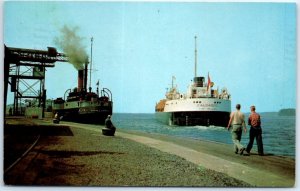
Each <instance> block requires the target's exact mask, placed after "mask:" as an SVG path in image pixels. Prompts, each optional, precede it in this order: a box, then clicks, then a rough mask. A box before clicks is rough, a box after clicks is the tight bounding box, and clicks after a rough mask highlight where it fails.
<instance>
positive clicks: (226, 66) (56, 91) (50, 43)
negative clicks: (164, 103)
mask: <svg viewBox="0 0 300 191" xmlns="http://www.w3.org/2000/svg"><path fill="white" fill-rule="evenodd" d="M3 12H4V15H3V41H4V43H5V45H6V46H8V47H17V48H29V49H41V50H46V49H47V47H56V48H57V50H58V52H62V49H61V48H60V47H59V46H58V45H57V43H56V42H55V38H57V37H59V36H61V30H62V28H63V27H65V26H66V27H69V28H70V29H75V28H76V32H77V35H78V36H80V37H81V43H82V47H83V48H84V49H85V51H86V53H87V55H88V56H89V57H90V49H91V47H90V45H91V41H90V39H91V37H93V57H92V60H93V63H92V66H93V70H92V83H91V85H92V88H93V90H95V89H96V83H97V81H98V80H99V82H100V88H104V87H105V88H108V89H110V90H111V92H112V94H113V101H114V109H113V110H114V112H116V113H153V112H154V111H155V104H156V103H157V102H158V101H159V100H160V99H164V98H165V93H166V88H169V87H170V86H171V82H172V76H175V77H176V81H175V83H176V84H177V87H178V89H179V91H180V92H183V93H186V90H187V87H188V85H189V84H190V83H191V80H192V79H193V77H194V57H195V56H194V48H195V41H194V37H195V36H197V49H198V54H197V57H198V66H197V74H198V76H204V77H206V78H207V76H208V73H209V76H210V79H211V81H213V82H214V84H215V88H219V89H222V88H223V87H226V88H227V90H228V91H229V93H230V94H231V98H232V99H231V100H232V110H234V108H235V105H236V104H237V103H240V104H241V105H242V110H243V111H245V112H249V108H250V106H251V105H255V106H256V108H257V111H258V112H269V111H278V110H280V109H282V108H296V79H297V75H296V67H297V66H296V4H294V3H201V2H189V3H180V2H55V1H54V2H9V1H7V2H5V3H4V6H3ZM206 80H207V79H206ZM45 84H46V85H45V86H46V87H45V88H46V89H47V99H55V98H57V97H63V95H64V93H65V91H66V90H67V89H70V88H72V89H73V88H74V87H76V86H77V70H76V69H75V67H74V66H73V65H72V64H70V63H64V62H56V64H55V67H54V68H47V72H46V81H45ZM8 89H10V88H8ZM12 100H13V99H12V94H9V97H8V102H9V103H12V102H13V101H12Z"/></svg>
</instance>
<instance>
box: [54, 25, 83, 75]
mask: <svg viewBox="0 0 300 191" xmlns="http://www.w3.org/2000/svg"><path fill="white" fill-rule="evenodd" d="M77 30H78V27H74V28H69V27H68V26H66V25H65V26H64V27H63V28H62V29H61V30H60V32H61V36H59V37H56V38H55V39H54V42H55V44H56V45H57V46H58V47H59V48H61V49H62V50H63V52H64V53H65V54H66V55H67V56H68V60H69V62H70V63H71V64H73V66H74V67H75V68H76V69H77V70H82V69H83V68H84V64H85V63H87V62H88V54H87V53H86V51H85V47H84V46H83V44H82V40H83V38H82V37H80V36H78V35H77V34H76V32H77Z"/></svg>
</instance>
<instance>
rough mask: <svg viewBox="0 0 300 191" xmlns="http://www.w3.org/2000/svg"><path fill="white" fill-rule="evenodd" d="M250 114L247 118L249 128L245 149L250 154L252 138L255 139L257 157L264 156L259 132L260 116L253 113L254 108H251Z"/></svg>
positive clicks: (260, 131) (260, 132)
mask: <svg viewBox="0 0 300 191" xmlns="http://www.w3.org/2000/svg"><path fill="white" fill-rule="evenodd" d="M250 109H251V114H250V116H249V118H248V125H250V126H251V128H250V133H249V143H248V146H247V149H246V152H247V153H248V154H250V151H251V149H252V146H253V142H254V138H255V139H256V144H257V151H258V154H259V155H261V156H262V155H264V148H263V142H262V130H261V121H260V115H259V114H258V113H256V112H255V106H251V107H250Z"/></svg>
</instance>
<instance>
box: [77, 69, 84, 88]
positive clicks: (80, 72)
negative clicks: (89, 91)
mask: <svg viewBox="0 0 300 191" xmlns="http://www.w3.org/2000/svg"><path fill="white" fill-rule="evenodd" d="M83 89H84V87H83V70H78V91H82V90H83Z"/></svg>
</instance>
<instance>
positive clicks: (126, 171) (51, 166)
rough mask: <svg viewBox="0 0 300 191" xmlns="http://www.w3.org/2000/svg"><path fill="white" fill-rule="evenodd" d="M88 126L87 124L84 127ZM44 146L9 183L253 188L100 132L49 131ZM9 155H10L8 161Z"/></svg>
mask: <svg viewBox="0 0 300 191" xmlns="http://www.w3.org/2000/svg"><path fill="white" fill-rule="evenodd" d="M82 126H85V125H82ZM39 128H40V129H41V132H42V137H41V138H40V141H39V142H38V145H37V146H36V147H35V148H34V150H32V151H31V152H30V153H29V154H28V155H27V156H26V157H25V158H24V159H23V160H22V161H21V162H20V163H18V164H17V165H16V167H15V168H14V169H12V170H11V171H9V172H8V173H6V174H5V175H4V181H5V184H7V185H43V186H45V185H47V186H54V185H55V186H57V185H60V186H61V185H63V186H66V185H72V186H185V187H190V186H192V187H196V186H197V187H248V186H250V184H248V183H245V182H244V181H240V180H237V179H235V178H232V177H230V176H228V175H227V174H225V173H220V172H216V171H213V170H210V169H207V168H204V167H203V166H199V165H196V164H194V163H192V162H189V161H187V160H186V159H184V158H182V157H179V156H176V155H173V154H169V153H167V152H162V151H159V150H158V149H154V148H151V147H148V146H146V145H144V144H140V143H137V142H135V141H132V140H129V139H126V138H122V137H121V136H118V135H116V136H115V137H107V136H103V135H101V134H100V129H99V131H98V132H97V131H87V130H86V129H82V128H76V127H72V126H69V127H68V126H55V128H53V129H52V130H53V131H51V129H49V128H50V127H47V128H45V129H43V126H40V127H39ZM5 156H6V154H4V157H5Z"/></svg>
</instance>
